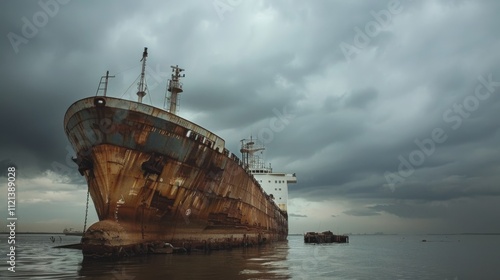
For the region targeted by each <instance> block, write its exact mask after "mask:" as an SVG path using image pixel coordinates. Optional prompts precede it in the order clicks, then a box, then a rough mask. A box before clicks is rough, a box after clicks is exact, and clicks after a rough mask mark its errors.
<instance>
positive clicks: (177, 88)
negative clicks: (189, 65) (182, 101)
mask: <svg viewBox="0 0 500 280" xmlns="http://www.w3.org/2000/svg"><path fill="white" fill-rule="evenodd" d="M170 67H172V79H170V80H169V82H168V89H167V90H168V91H169V92H170V94H169V95H170V96H169V97H168V98H167V99H168V100H169V103H170V104H169V105H170V108H169V112H170V113H171V114H175V113H176V112H177V103H179V98H178V95H177V94H178V93H181V92H183V90H182V83H181V82H180V80H179V79H180V78H184V77H186V74H182V75H181V72H182V71H184V69H182V68H179V65H175V66H170Z"/></svg>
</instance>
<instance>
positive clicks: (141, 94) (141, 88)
mask: <svg viewBox="0 0 500 280" xmlns="http://www.w3.org/2000/svg"><path fill="white" fill-rule="evenodd" d="M147 57H148V48H146V47H145V48H144V52H143V53H142V59H141V61H142V71H141V79H140V80H139V86H138V87H137V96H139V100H138V102H139V103H142V98H143V97H144V96H145V95H146V88H147V87H146V81H145V78H144V72H145V71H146V58H147Z"/></svg>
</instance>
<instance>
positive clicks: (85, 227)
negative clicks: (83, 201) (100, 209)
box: [83, 189, 90, 233]
mask: <svg viewBox="0 0 500 280" xmlns="http://www.w3.org/2000/svg"><path fill="white" fill-rule="evenodd" d="M89 193H90V189H87V205H86V206H85V222H84V224H83V233H85V230H87V215H88V213H89Z"/></svg>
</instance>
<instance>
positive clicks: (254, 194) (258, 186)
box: [64, 48, 296, 257]
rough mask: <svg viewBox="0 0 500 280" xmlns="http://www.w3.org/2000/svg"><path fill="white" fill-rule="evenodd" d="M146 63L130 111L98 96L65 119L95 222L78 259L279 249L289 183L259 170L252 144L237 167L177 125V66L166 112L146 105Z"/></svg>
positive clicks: (201, 136)
mask: <svg viewBox="0 0 500 280" xmlns="http://www.w3.org/2000/svg"><path fill="white" fill-rule="evenodd" d="M147 56H148V53H147V48H145V49H144V52H143V57H142V59H141V62H142V71H141V76H140V81H139V86H138V91H137V95H138V101H137V102H134V101H130V100H124V99H119V98H113V97H109V96H105V95H104V96H101V95H96V96H95V97H89V98H85V99H82V100H79V101H77V102H75V103H74V104H72V105H71V106H70V107H69V109H68V110H67V112H66V115H65V117H64V128H65V132H66V135H67V137H68V139H69V141H70V142H71V144H72V146H73V148H74V150H75V151H76V158H74V161H75V162H76V163H77V165H78V170H79V172H80V174H82V175H83V176H84V177H85V179H86V181H87V183H88V189H89V193H90V196H91V198H92V200H93V202H94V206H95V209H96V212H97V215H98V218H99V222H97V223H95V224H93V225H91V226H90V227H89V228H88V229H87V230H86V231H85V233H84V236H83V238H82V251H83V254H84V256H85V257H116V256H118V257H119V256H130V255H136V254H143V253H147V252H148V251H151V250H150V249H151V244H158V243H160V244H164V243H166V242H167V243H169V244H171V245H172V246H174V247H182V248H186V249H188V250H190V249H197V248H198V249H203V248H204V249H207V248H228V247H234V246H246V245H252V244H262V243H267V242H272V241H282V240H286V238H287V235H288V215H287V209H286V201H287V196H288V188H287V184H288V183H294V182H296V177H295V174H286V173H273V172H272V169H271V168H270V167H267V168H266V167H264V166H263V165H262V162H261V161H260V159H261V155H260V153H261V152H262V150H263V147H260V146H259V147H257V146H256V144H255V143H256V141H255V139H251V140H248V141H246V140H243V141H242V148H241V153H242V155H243V160H241V159H239V158H238V157H237V156H236V155H235V154H232V153H231V152H229V151H228V150H227V149H226V148H225V141H224V140H223V139H222V138H220V137H219V136H217V135H215V134H214V133H212V132H210V131H209V130H207V129H205V128H203V127H201V126H199V125H197V124H195V123H192V122H190V121H188V120H186V119H184V118H181V117H179V116H178V115H176V111H177V99H178V96H177V94H178V93H180V92H182V84H181V83H180V78H181V77H184V75H182V76H181V75H180V72H181V71H183V70H184V69H181V68H179V67H178V66H172V69H173V74H172V79H171V80H170V82H169V86H168V91H169V92H170V94H171V95H170V98H169V101H170V107H169V110H168V111H165V110H162V109H159V108H156V107H153V106H150V105H146V104H143V103H142V98H143V97H144V96H145V95H146V92H147V86H146V83H145V65H146V59H147ZM109 77H110V76H109V73H107V74H106V79H105V80H106V82H105V86H104V89H103V90H104V92H106V88H107V81H108V78H109ZM101 84H102V80H101V83H100V86H99V88H101ZM98 92H99V89H98Z"/></svg>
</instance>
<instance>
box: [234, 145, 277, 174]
mask: <svg viewBox="0 0 500 280" xmlns="http://www.w3.org/2000/svg"><path fill="white" fill-rule="evenodd" d="M257 141H258V140H257V139H255V140H254V139H252V137H251V136H250V139H242V140H241V149H240V152H241V157H242V159H243V163H244V164H245V166H247V167H248V168H249V169H250V170H256V169H259V170H265V171H268V172H271V168H270V167H269V168H266V167H265V164H264V161H263V159H262V157H261V156H260V155H259V154H256V153H257V152H259V151H264V150H265V148H264V145H262V144H260V143H258V142H257Z"/></svg>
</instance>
